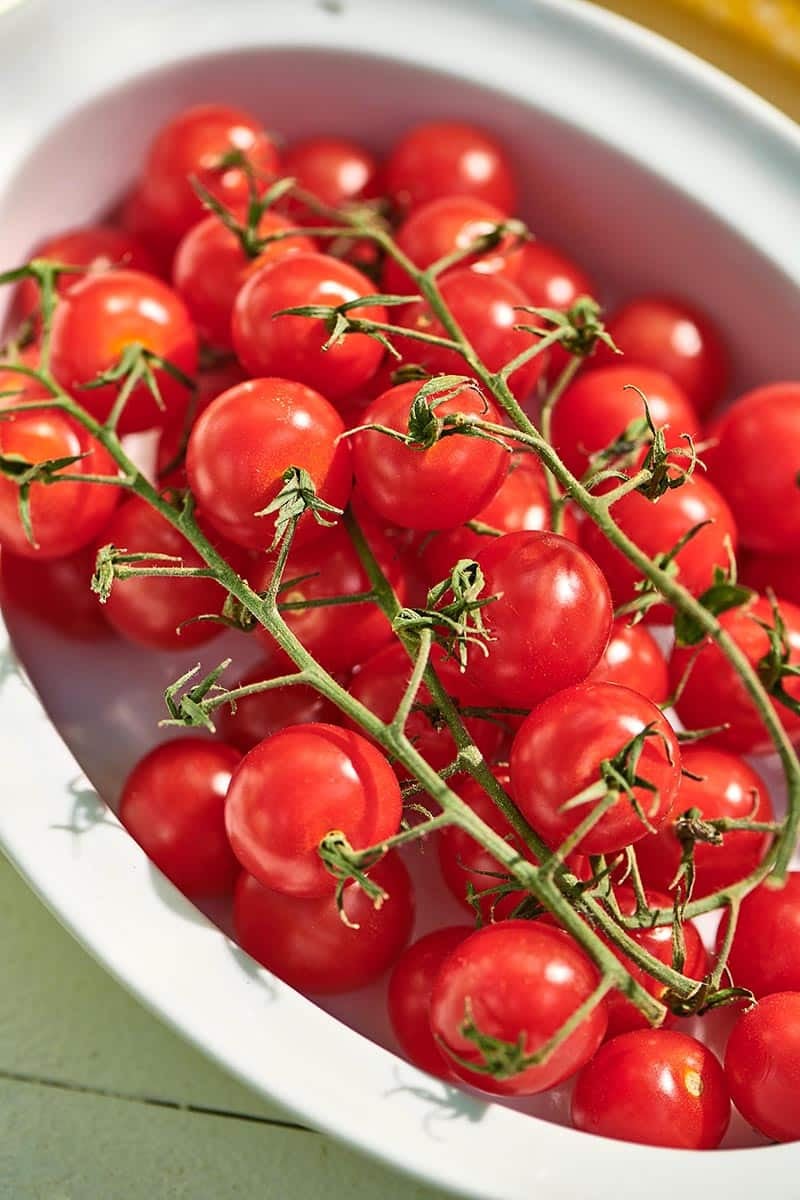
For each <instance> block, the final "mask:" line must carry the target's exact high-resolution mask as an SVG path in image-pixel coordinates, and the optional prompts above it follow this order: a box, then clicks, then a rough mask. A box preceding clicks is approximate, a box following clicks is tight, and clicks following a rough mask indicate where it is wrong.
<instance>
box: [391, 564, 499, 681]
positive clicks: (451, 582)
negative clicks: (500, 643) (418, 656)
mask: <svg viewBox="0 0 800 1200" xmlns="http://www.w3.org/2000/svg"><path fill="white" fill-rule="evenodd" d="M485 587H486V580H485V578H484V574H483V571H482V570H481V568H480V567H479V565H478V564H477V563H476V562H474V561H473V560H472V559H468V558H462V559H459V561H458V562H457V563H456V565H455V566H454V567H453V570H452V571H451V573H450V575H449V576H448V578H447V579H443V580H442V581H441V582H440V583H437V584H434V586H433V587H432V588H431V589H430V591H429V592H428V595H427V597H426V604H425V607H424V608H401V609H400V611H399V612H398V613H397V615H396V616H395V618H394V620H393V621H392V627H393V629H394V630H395V631H396V632H397V633H400V634H405V635H408V634H414V635H419V634H420V633H421V632H422V631H423V630H430V631H431V633H432V634H433V635H434V636H435V638H436V640H437V641H438V642H439V643H440V644H441V645H442V646H444V648H445V649H446V650H447V652H448V654H450V655H452V656H453V657H454V658H457V659H458V663H459V666H460V667H461V670H462V671H464V670H466V666H467V659H468V654H469V648H470V646H477V647H479V648H480V650H481V652H482V653H483V654H488V653H489V650H488V647H487V645H486V643H487V642H489V641H491V640H492V635H491V633H490V632H489V630H488V629H487V628H486V626H485V625H484V622H483V609H484V608H486V606H487V605H489V604H491V603H492V602H493V601H494V600H496V599H497V596H484V595H483V594H482V593H483V591H484V589H485ZM448 597H450V598H449V599H448Z"/></svg>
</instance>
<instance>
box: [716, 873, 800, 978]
mask: <svg viewBox="0 0 800 1200" xmlns="http://www.w3.org/2000/svg"><path fill="white" fill-rule="evenodd" d="M726 924H727V922H726V920H725V919H724V918H723V921H722V923H721V925H720V929H719V933H718V935H717V948H718V949H719V947H720V946H721V944H722V939H723V936H724V934H725V928H726ZM728 969H729V971H730V974H731V978H732V980H733V982H734V984H735V985H736V987H743V988H749V990H750V991H751V992H754V993H755V995H756V996H757V997H758V998H759V999H761V997H762V996H769V995H770V994H771V993H772V992H790V991H791V992H800V871H790V872H789V875H788V876H787V879H786V884H785V886H784V887H782V888H779V889H776V888H771V887H769V886H768V885H766V884H763V883H762V884H760V886H759V887H757V888H755V889H754V890H753V891H752V892H750V894H749V895H748V896H745V898H744V900H743V901H742V904H741V907H740V909H739V920H738V922H737V924H736V932H735V934H734V938H733V946H732V947H731V953H730V957H729V959H728Z"/></svg>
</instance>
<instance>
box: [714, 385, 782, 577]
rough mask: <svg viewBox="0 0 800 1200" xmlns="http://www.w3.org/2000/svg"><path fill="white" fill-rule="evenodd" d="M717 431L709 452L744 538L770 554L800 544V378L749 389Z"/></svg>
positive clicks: (717, 425) (716, 480) (753, 547)
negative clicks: (799, 482) (799, 473)
mask: <svg viewBox="0 0 800 1200" xmlns="http://www.w3.org/2000/svg"><path fill="white" fill-rule="evenodd" d="M711 432H712V433H713V435H714V440H715V441H716V445H712V446H710V447H709V449H708V450H706V451H704V452H703V458H704V460H705V461H706V462H707V464H708V474H709V477H710V479H711V480H712V481H713V482H714V483H715V484H716V486H717V487H718V488H719V490H720V491H721V492H722V494H723V496H724V497H725V499H726V500H727V501H728V503H729V504H730V506H731V509H732V511H733V515H734V517H735V519H736V524H737V526H738V527H739V535H740V537H741V539H742V544H743V545H744V546H746V547H747V548H748V549H749V550H761V551H764V552H765V553H766V554H786V553H787V552H788V551H790V550H794V551H797V550H800V488H799V487H798V485H797V475H798V471H800V449H798V446H800V383H796V382H791V383H772V384H769V385H768V386H767V387H760V388H756V389H755V391H752V392H747V393H746V394H745V395H744V396H741V397H740V398H739V399H738V400H737V401H736V403H735V404H734V405H732V406H731V407H730V408H729V409H728V410H727V412H726V413H725V414H724V415H723V416H722V417H721V418H720V420H719V421H718V422H716V423H715V425H714V427H713V430H712V431H711Z"/></svg>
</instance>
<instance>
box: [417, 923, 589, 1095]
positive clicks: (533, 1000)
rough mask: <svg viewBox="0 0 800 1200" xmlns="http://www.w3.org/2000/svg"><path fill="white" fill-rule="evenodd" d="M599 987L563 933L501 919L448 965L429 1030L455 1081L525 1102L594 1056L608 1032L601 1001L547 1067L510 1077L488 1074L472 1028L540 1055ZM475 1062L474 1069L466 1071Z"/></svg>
mask: <svg viewBox="0 0 800 1200" xmlns="http://www.w3.org/2000/svg"><path fill="white" fill-rule="evenodd" d="M596 986H597V972H596V970H595V968H594V966H593V964H592V962H591V961H590V960H589V958H587V956H586V955H585V954H584V952H583V951H582V950H581V949H580V947H579V946H577V945H576V944H575V942H573V941H572V939H571V938H569V937H568V936H567V935H566V934H565V933H562V932H561V930H560V929H552V928H550V927H548V926H546V925H541V924H539V923H538V922H532V921H501V922H500V924H498V925H488V926H486V927H485V928H484V929H479V930H478V931H477V933H473V934H471V935H470V936H469V937H468V938H467V939H466V941H464V942H462V943H461V945H460V946H457V947H456V949H455V950H454V951H452V953H451V954H450V955H449V957H448V958H446V959H445V961H444V964H443V966H442V968H441V970H440V972H439V975H438V976H437V979H436V982H435V984H434V988H433V996H432V998H431V1029H432V1030H433V1034H434V1037H436V1038H437V1039H439V1041H440V1044H441V1045H442V1046H443V1048H444V1050H445V1052H447V1051H448V1050H449V1051H451V1052H452V1054H453V1055H457V1056H458V1058H455V1057H451V1059H450V1062H449V1065H450V1069H451V1071H452V1072H453V1074H454V1075H458V1076H459V1078H461V1079H463V1080H465V1081H466V1082H467V1083H470V1084H472V1086H473V1087H477V1088H481V1089H482V1090H483V1091H486V1092H493V1093H494V1094H496V1095H505V1096H525V1095H532V1094H533V1093H535V1092H543V1091H545V1090H546V1089H547V1088H551V1087H555V1085H556V1084H557V1083H561V1081H562V1080H563V1079H566V1078H567V1077H568V1076H570V1075H572V1073H573V1072H574V1071H577V1070H578V1069H579V1068H580V1067H582V1066H583V1065H584V1063H586V1062H587V1061H588V1060H589V1059H590V1058H591V1057H592V1055H593V1054H594V1053H595V1051H596V1050H597V1047H598V1046H599V1045H600V1042H601V1041H602V1040H603V1035H604V1034H605V1031H606V1006H605V1002H604V1001H602V1002H601V1003H600V1004H598V1005H597V1007H596V1008H594V1009H593V1010H592V1011H591V1012H590V1014H589V1015H588V1016H587V1017H586V1018H585V1019H584V1020H583V1021H582V1022H581V1023H580V1024H579V1025H578V1027H577V1028H576V1029H575V1030H574V1031H573V1032H572V1033H571V1034H570V1035H569V1036H568V1037H567V1038H566V1040H565V1041H563V1042H562V1043H561V1044H560V1045H559V1046H558V1047H557V1049H556V1050H554V1051H553V1053H552V1054H551V1055H550V1057H549V1058H547V1059H546V1060H545V1061H544V1062H543V1063H542V1064H540V1065H538V1066H530V1067H526V1068H525V1069H523V1070H522V1071H521V1072H519V1073H517V1074H515V1075H510V1076H508V1077H506V1078H496V1077H493V1076H492V1075H490V1074H484V1073H483V1072H480V1070H476V1069H475V1068H480V1067H481V1066H482V1065H485V1058H484V1056H483V1053H482V1052H481V1051H480V1050H479V1048H478V1047H477V1046H476V1044H475V1042H474V1041H472V1040H470V1038H468V1037H467V1036H466V1034H465V1027H467V1026H469V1025H470V1024H471V1025H473V1026H474V1028H475V1029H476V1030H478V1031H479V1032H480V1033H481V1034H484V1035H486V1036H489V1037H494V1038H498V1039H499V1040H500V1041H503V1042H511V1043H515V1042H517V1041H520V1042H521V1044H522V1046H523V1048H524V1051H525V1053H526V1054H532V1053H535V1052H536V1051H537V1050H538V1049H539V1048H540V1047H541V1046H543V1045H544V1044H545V1042H547V1041H548V1040H549V1038H551V1037H552V1036H553V1034H555V1033H556V1032H557V1031H558V1030H559V1029H560V1027H561V1026H562V1025H563V1024H564V1022H565V1021H567V1020H568V1019H569V1017H571V1016H572V1014H573V1013H574V1012H575V1010H576V1009H577V1008H578V1007H580V1005H581V1004H583V1003H584V1001H586V1000H588V998H589V996H590V995H591V994H592V992H593V991H594V989H595V987H596ZM468 1064H470V1065H468Z"/></svg>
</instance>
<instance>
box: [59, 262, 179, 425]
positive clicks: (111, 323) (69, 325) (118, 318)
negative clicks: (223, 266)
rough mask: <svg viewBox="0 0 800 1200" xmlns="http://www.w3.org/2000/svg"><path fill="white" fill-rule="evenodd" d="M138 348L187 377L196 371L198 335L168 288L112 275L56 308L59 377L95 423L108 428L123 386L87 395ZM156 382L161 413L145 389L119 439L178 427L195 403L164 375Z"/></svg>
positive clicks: (76, 290) (131, 274) (123, 421)
mask: <svg viewBox="0 0 800 1200" xmlns="http://www.w3.org/2000/svg"><path fill="white" fill-rule="evenodd" d="M132 345H140V346H141V347H142V348H143V349H145V350H149V351H151V352H152V353H153V354H157V355H158V356H159V357H160V358H163V359H166V360H167V361H168V362H170V363H171V364H172V365H173V366H174V367H177V368H178V370H180V371H182V372H183V374H184V375H186V376H189V377H192V376H194V373H195V371H196V369H197V334H196V333H195V330H194V326H193V325H192V323H191V320H190V318H189V314H188V313H187V311H186V309H185V307H184V304H183V301H182V300H181V299H180V298H179V297H178V296H176V295H175V293H174V292H173V291H171V289H170V288H168V287H167V286H166V284H164V283H162V282H161V280H160V279H156V278H155V276H153V275H144V274H142V273H141V272H140V271H107V272H105V273H104V274H100V275H91V276H89V277H88V278H87V279H83V280H81V282H80V283H76V284H74V285H73V286H72V287H71V288H70V289H69V291H68V292H67V293H66V295H65V296H63V297H62V299H61V302H60V303H59V304H58V306H57V307H56V311H55V316H54V318H53V331H52V369H53V374H54V376H55V377H56V379H57V380H58V382H59V383H60V384H61V385H62V387H64V388H66V389H67V390H68V391H71V392H74V393H75V395H76V396H77V398H78V400H79V401H80V403H81V404H82V405H84V407H86V408H87V409H88V410H89V412H90V413H91V414H92V416H94V417H96V418H97V419H98V420H100V421H104V420H105V419H106V418H107V417H108V415H109V414H110V412H111V409H112V406H113V404H114V401H115V400H116V398H117V395H118V393H119V389H120V384H114V383H107V384H104V385H103V386H102V387H98V388H92V389H90V390H86V388H85V385H86V384H88V383H91V382H92V381H93V380H94V379H96V378H97V376H98V375H100V374H102V373H103V372H105V371H108V370H109V369H110V368H111V367H113V366H115V365H116V364H117V363H118V362H119V360H120V358H121V357H122V355H123V353H124V352H125V350H126V349H128V347H130V346H132ZM153 375H154V376H155V379H156V382H157V384H158V390H159V392H160V394H161V401H162V403H163V409H161V408H159V406H158V404H157V402H156V399H155V397H154V396H153V395H152V393H151V392H150V391H149V390H148V388H147V387H146V386H145V384H144V383H138V384H137V385H136V387H135V388H134V389H133V392H132V393H131V395H130V396H129V398H128V402H127V404H126V405H125V409H124V411H123V413H122V416H121V418H120V421H119V425H118V429H119V432H120V433H136V432H138V431H140V430H143V429H150V428H153V427H155V426H163V425H166V424H167V423H169V422H170V421H179V420H180V419H181V417H182V416H183V414H184V412H185V411H186V408H187V406H188V404H189V401H190V399H191V392H190V389H189V388H187V387H186V385H185V384H184V383H182V382H181V381H180V380H179V379H176V378H174V377H173V376H172V375H171V374H169V372H168V371H166V370H164V369H163V368H162V367H158V366H154V367H153Z"/></svg>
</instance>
